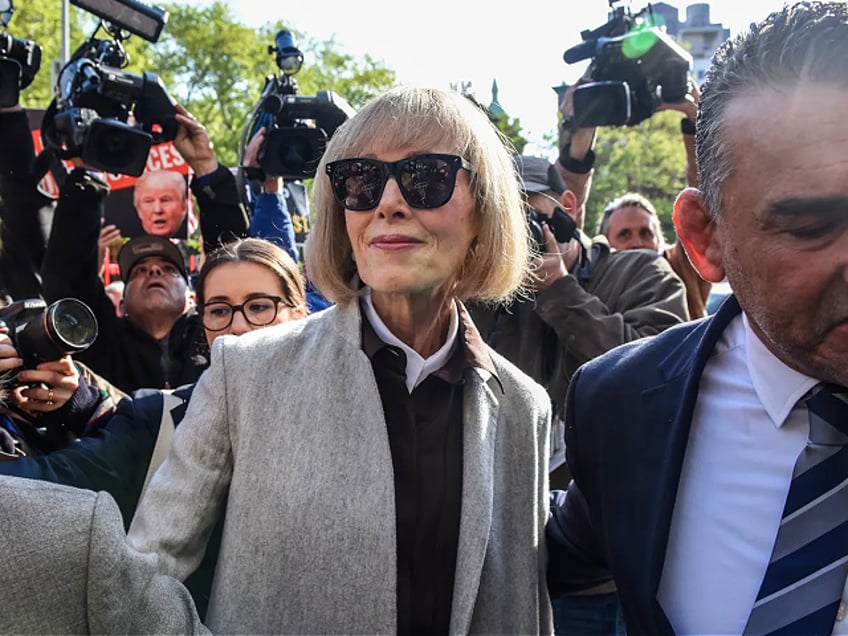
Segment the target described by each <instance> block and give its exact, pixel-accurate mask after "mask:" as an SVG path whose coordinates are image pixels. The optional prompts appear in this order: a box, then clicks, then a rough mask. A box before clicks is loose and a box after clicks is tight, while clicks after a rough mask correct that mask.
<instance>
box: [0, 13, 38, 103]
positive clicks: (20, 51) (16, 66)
mask: <svg viewBox="0 0 848 636" xmlns="http://www.w3.org/2000/svg"><path fill="white" fill-rule="evenodd" d="M14 11H15V9H14V6H13V5H12V0H0V25H2V28H3V31H2V32H0V107H7V106H14V105H15V104H17V103H18V100H19V99H20V95H21V89H24V88H26V87H27V86H29V85H30V84H31V83H32V80H33V79H35V74H36V73H38V69H39V68H41V47H40V46H39V45H38V44H36V43H35V42H33V41H32V40H25V39H23V38H16V37H14V36H12V34H10V33H7V32H6V27H7V26H9V20H11V18H12V13H14Z"/></svg>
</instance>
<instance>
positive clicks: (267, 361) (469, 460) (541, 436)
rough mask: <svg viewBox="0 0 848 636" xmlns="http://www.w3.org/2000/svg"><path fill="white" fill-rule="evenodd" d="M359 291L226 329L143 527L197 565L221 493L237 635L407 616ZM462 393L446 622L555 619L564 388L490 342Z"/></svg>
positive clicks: (374, 624)
mask: <svg viewBox="0 0 848 636" xmlns="http://www.w3.org/2000/svg"><path fill="white" fill-rule="evenodd" d="M360 321H361V316H360V310H359V304H358V303H356V302H353V303H351V304H349V305H346V306H336V307H332V308H330V309H327V310H325V311H323V312H321V313H319V314H316V315H313V316H311V317H309V318H307V319H305V320H300V321H294V322H290V323H286V324H283V325H279V326H276V327H269V328H266V329H260V330H256V331H253V332H250V333H248V334H244V335H242V336H239V337H238V338H235V337H229V336H225V337H221V338H218V339H217V340H216V341H215V344H214V346H213V349H212V363H211V366H210V368H209V369H208V370H207V371H206V372H205V373H204V375H203V377H202V378H201V379H200V381H199V382H198V383H197V386H196V388H195V391H194V394H193V396H192V399H191V402H190V404H189V408H188V411H187V413H186V416H185V419H184V420H183V422H182V424H181V425H180V426H179V427H178V428H177V431H176V433H175V436H174V440H173V443H172V446H171V448H170V450H169V454H168V456H167V458H166V460H165V462H164V463H163V465H162V466H161V468H160V469H159V470H158V471H157V473H156V474H155V475H154V477H153V479H152V481H151V483H150V486H149V488H148V490H147V492H146V493H145V496H144V498H143V499H142V502H141V504H140V507H139V509H138V511H137V514H136V517H135V519H134V520H133V523H132V527H131V528H130V540H131V542H132V543H134V544H135V545H136V546H137V547H138V548H139V549H141V550H143V551H150V552H155V553H157V554H158V555H159V557H160V566H161V567H162V568H163V570H164V571H166V572H169V573H172V574H174V575H176V576H178V577H179V578H185V577H186V576H187V575H188V574H190V573H191V572H192V570H193V569H194V568H195V567H196V566H197V564H198V563H199V562H200V559H201V557H202V555H203V552H204V548H205V545H206V542H207V539H208V536H209V532H210V530H211V529H212V527H213V525H214V523H215V521H216V519H217V517H218V515H219V514H220V513H221V510H222V506H223V505H224V504H226V522H225V529H224V536H223V541H222V547H221V551H220V555H219V559H218V565H217V571H216V575H215V581H214V584H213V589H212V598H211V602H210V607H209V613H208V615H207V617H206V621H207V625H209V627H210V628H211V629H212V631H213V632H223V633H234V632H239V633H256V634H259V633H297V634H314V633H320V634H328V633H348V634H351V633H356V634H391V633H395V632H396V631H397V609H396V574H397V572H396V568H397V565H396V552H397V550H396V544H395V499H394V478H393V469H392V459H391V453H390V450H389V442H388V436H387V432H386V422H385V418H384V416H383V410H382V404H381V401H380V396H379V393H378V389H377V385H376V383H375V380H374V375H373V372H372V368H371V362H370V360H369V359H368V357H367V355H366V354H365V353H364V352H363V350H362V345H361V322H360ZM490 353H491V356H492V359H493V361H494V365H495V368H496V369H497V371H498V377H497V378H495V377H492V376H490V374H488V373H487V372H485V371H483V370H481V369H478V368H474V369H472V370H470V372H469V373H468V374H467V376H466V380H465V382H464V392H463V413H464V416H463V426H464V433H463V453H464V456H463V484H462V512H461V520H460V532H459V546H458V552H457V563H456V580H455V584H454V592H453V605H452V614H451V623H450V631H451V633H454V634H464V633H480V634H497V633H505V634H506V633H508V634H532V633H539V632H541V633H550V632H551V631H552V619H551V611H550V602H549V598H548V594H547V587H546V582H545V568H546V562H547V558H546V551H545V541H544V528H545V522H546V520H547V516H548V512H547V498H548V492H547V461H548V443H549V419H550V406H549V405H550V400H549V399H548V397H547V395H546V393H545V391H544V389H542V387H540V386H539V385H538V384H536V383H535V382H533V381H532V380H530V379H529V378H528V377H527V376H525V375H524V374H523V373H521V372H520V371H518V370H517V369H516V368H515V367H514V366H513V365H511V364H510V363H509V362H507V361H506V360H505V359H503V358H501V357H500V356H499V355H497V354H496V353H494V352H493V351H490Z"/></svg>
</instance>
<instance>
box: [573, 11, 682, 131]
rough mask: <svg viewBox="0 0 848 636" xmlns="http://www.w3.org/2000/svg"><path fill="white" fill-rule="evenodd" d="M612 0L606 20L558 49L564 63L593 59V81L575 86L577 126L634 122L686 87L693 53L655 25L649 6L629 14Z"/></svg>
mask: <svg viewBox="0 0 848 636" xmlns="http://www.w3.org/2000/svg"><path fill="white" fill-rule="evenodd" d="M615 4H616V0H610V8H611V11H610V16H611V17H610V20H609V21H608V22H607V23H606V24H603V25H601V26H600V27H598V28H597V29H592V30H586V31H583V32H582V33H581V34H580V36H581V38H582V39H583V42H581V43H580V44H578V45H576V46H574V47H572V48H570V49H568V50H567V51H565V53H564V54H563V59H564V60H565V62H566V63H568V64H574V63H575V62H579V61H581V60H586V59H591V60H592V63H591V76H592V79H593V80H594V81H592V82H591V83H588V84H583V85H581V86H578V87H577V88H576V89H575V91H574V122H573V125H575V126H577V127H580V126H585V127H589V126H633V125H635V124H638V123H640V122H642V121H644V120H645V119H648V118H649V117H650V116H651V115H653V114H654V113H655V112H656V110H657V107H658V106H659V105H660V104H661V103H663V102H676V101H680V100H682V99H683V98H684V97H685V96H686V93H687V92H688V89H689V71H690V69H691V67H692V56H691V55H690V54H689V53H688V52H687V51H686V50H685V49H683V48H682V47H681V46H680V45H679V44H677V42H675V41H674V40H673V39H672V38H671V37H669V36H668V34H666V32H665V30H664V29H662V28H660V27H659V26H656V20H655V18H654V13H653V9H652V8H651V5H650V4H648V5H647V6H646V7H645V8H644V9H642V10H641V11H639V12H638V13H636V14H632V13H631V12H630V10H629V9H625V8H624V7H621V6H619V7H614V5H615Z"/></svg>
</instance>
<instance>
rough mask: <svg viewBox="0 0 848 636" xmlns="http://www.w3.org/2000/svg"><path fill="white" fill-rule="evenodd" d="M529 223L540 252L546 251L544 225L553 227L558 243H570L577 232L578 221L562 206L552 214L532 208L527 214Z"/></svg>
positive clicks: (534, 243) (531, 234) (535, 244)
mask: <svg viewBox="0 0 848 636" xmlns="http://www.w3.org/2000/svg"><path fill="white" fill-rule="evenodd" d="M527 225H528V226H529V228H530V236H531V237H532V238H533V245H534V246H535V247H536V250H537V251H538V252H540V253H543V252H544V251H545V235H544V234H543V233H542V225H547V226H548V227H549V228H550V229H551V232H552V233H553V235H554V238H555V239H556V240H557V242H558V243H568V242H569V241H570V240H571V239H573V238H574V235H575V234H576V232H577V223H576V222H575V221H574V219H573V218H571V217H570V216H569V215H568V214H566V213H565V212H564V211H563V210H562V209H561V208H556V209H555V210H554V213H553V215H552V216H548V215H547V214H542V213H541V212H538V211H537V210H534V209H533V208H530V210H529V212H528V214H527Z"/></svg>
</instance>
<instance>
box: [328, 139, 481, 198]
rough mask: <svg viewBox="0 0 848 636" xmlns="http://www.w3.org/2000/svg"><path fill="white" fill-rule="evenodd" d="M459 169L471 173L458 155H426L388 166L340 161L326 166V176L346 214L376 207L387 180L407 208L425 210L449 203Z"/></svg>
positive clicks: (361, 159)
mask: <svg viewBox="0 0 848 636" xmlns="http://www.w3.org/2000/svg"><path fill="white" fill-rule="evenodd" d="M460 168H465V169H466V170H468V171H471V164H470V163H468V161H466V160H465V159H463V158H462V157H459V156H457V155H445V154H434V153H427V154H421V155H413V156H411V157H407V158H406V159H401V160H400V161H391V162H389V161H380V160H378V159H368V158H365V157H355V158H353V159H340V160H339V161H332V162H330V163H328V164H327V175H328V176H329V177H330V183H331V184H332V187H333V194H334V195H335V197H336V200H337V201H338V202H339V203H341V204H342V205H343V206H344V207H345V209H347V210H353V211H357V212H359V211H364V210H373V209H374V208H375V207H377V204H379V203H380V199H381V198H382V196H383V190H385V188H386V182H387V181H388V180H389V177H394V178H395V181H397V184H398V188H399V189H400V193H401V194H402V195H403V198H404V199H405V200H406V202H407V203H408V204H409V205H410V207H413V208H418V209H428V208H440V207H442V206H443V205H444V204H445V203H447V202H448V201H450V198H451V197H452V196H453V190H454V187H455V186H456V174H457V172H459V169H460Z"/></svg>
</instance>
